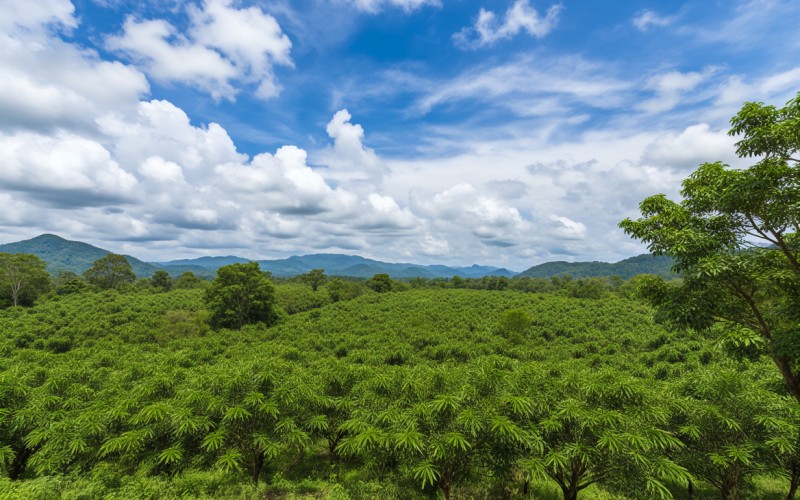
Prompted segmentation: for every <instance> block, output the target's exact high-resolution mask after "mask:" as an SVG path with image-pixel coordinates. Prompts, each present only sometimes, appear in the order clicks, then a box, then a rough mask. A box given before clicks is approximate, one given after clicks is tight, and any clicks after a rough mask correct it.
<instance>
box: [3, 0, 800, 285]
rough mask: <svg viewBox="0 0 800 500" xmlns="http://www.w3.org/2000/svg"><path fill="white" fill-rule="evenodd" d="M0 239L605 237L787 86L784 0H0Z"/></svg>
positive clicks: (468, 248) (449, 255) (219, 244)
mask: <svg viewBox="0 0 800 500" xmlns="http://www.w3.org/2000/svg"><path fill="white" fill-rule="evenodd" d="M0 12H3V16H2V17H0V40H1V41H0V207H1V208H0V243H4V242H11V241H17V240H20V239H26V238H31V237H34V236H36V235H39V234H41V233H54V234H58V235H60V236H62V237H65V238H68V239H74V240H80V241H86V242H88V243H92V244H95V245H98V246H101V247H103V248H106V249H109V250H111V251H115V252H121V253H127V254H131V255H134V256H136V257H139V258H142V259H145V260H149V261H166V260H170V259H176V258H192V257H198V256H203V255H238V256H243V257H247V258H254V259H256V258H257V259H270V258H282V257H287V256H290V255H303V254H310V253H346V254H358V255H362V256H365V257H371V258H377V259H380V260H385V261H392V262H414V263H421V264H430V263H441V264H450V265H471V264H474V263H479V264H484V265H496V266H499V267H507V268H510V269H515V270H523V269H526V268H528V267H530V266H532V265H535V264H539V263H542V262H547V261H554V260H567V261H582V260H601V261H608V262H615V261H618V260H620V259H623V258H626V257H630V256H633V255H637V254H640V253H643V252H644V251H645V250H646V249H645V247H644V246H643V245H641V244H640V243H639V242H636V241H633V240H631V239H630V238H629V237H628V236H626V235H625V234H624V233H623V232H622V231H621V230H620V229H619V228H618V226H617V225H618V223H619V222H620V221H621V220H622V219H624V218H626V217H636V216H637V215H638V208H637V207H638V203H639V202H640V201H641V200H642V199H644V198H645V197H647V196H650V195H653V194H658V193H665V194H667V195H668V196H670V197H672V198H673V199H677V198H678V196H679V195H678V192H679V190H680V182H681V180H683V179H684V178H686V177H687V176H688V175H689V174H690V173H691V172H692V171H693V170H694V169H695V168H697V166H699V165H700V164H702V163H703V162H706V161H709V162H713V161H723V162H726V163H728V164H730V165H731V166H733V167H746V166H747V165H748V161H747V160H741V159H738V158H737V157H736V155H735V154H734V143H735V141H736V139H735V138H733V137H729V136H728V135H727V130H728V128H729V120H730V118H731V116H733V115H734V114H735V113H736V112H737V111H738V109H739V108H740V107H741V105H742V104H743V103H744V102H745V101H761V102H765V103H770V104H775V105H778V106H780V105H783V104H784V103H785V102H786V101H788V100H789V99H791V98H793V97H794V96H795V95H796V94H797V92H798V91H800V37H798V36H797V33H796V26H797V24H798V21H800V2H798V1H796V0H724V1H723V0H717V1H714V0H695V1H670V0H660V1H647V0H615V1H613V2H599V1H596V0H580V1H579V0H562V1H561V2H553V1H549V0H547V1H542V0H477V1H472V0H294V1H291V2H289V1H283V0H278V1H260V0H200V1H177V0H135V1H134V0H73V1H72V2H70V1H69V0H37V1H35V2H29V1H23V0H0Z"/></svg>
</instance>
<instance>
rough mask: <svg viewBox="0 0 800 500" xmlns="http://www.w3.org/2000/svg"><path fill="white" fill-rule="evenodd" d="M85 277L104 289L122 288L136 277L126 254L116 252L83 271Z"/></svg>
mask: <svg viewBox="0 0 800 500" xmlns="http://www.w3.org/2000/svg"><path fill="white" fill-rule="evenodd" d="M83 277H84V278H86V281H88V282H89V283H91V284H92V285H95V286H98V287H100V288H102V289H104V290H109V289H112V288H120V287H121V286H122V285H125V284H127V283H133V281H134V280H135V279H136V275H135V274H134V273H133V268H132V267H131V264H130V262H128V259H126V258H125V256H124V255H119V254H115V253H110V254H108V255H106V256H105V257H102V258H100V259H97V260H96V261H94V265H93V266H92V267H90V268H89V269H87V270H86V272H84V273H83Z"/></svg>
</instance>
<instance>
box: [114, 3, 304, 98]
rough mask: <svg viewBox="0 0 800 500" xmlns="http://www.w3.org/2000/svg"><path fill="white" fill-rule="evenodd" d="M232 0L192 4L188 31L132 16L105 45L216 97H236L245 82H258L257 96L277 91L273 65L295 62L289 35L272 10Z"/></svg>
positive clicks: (161, 76)
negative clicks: (243, 5)
mask: <svg viewBox="0 0 800 500" xmlns="http://www.w3.org/2000/svg"><path fill="white" fill-rule="evenodd" d="M231 3H232V2H231V0H206V2H205V3H204V4H203V8H202V9H198V8H196V7H191V8H189V18H190V21H191V26H190V28H189V30H188V32H187V33H181V32H180V31H178V29H177V28H175V27H174V26H173V25H172V24H171V23H169V22H167V21H165V20H162V19H154V20H138V19H136V18H134V17H128V18H127V19H126V20H125V24H124V26H123V31H122V33H121V34H119V35H116V36H110V37H108V38H107V40H106V46H107V47H108V48H109V49H110V50H113V51H116V52H118V53H120V54H122V55H124V56H127V57H128V58H130V59H131V60H132V61H133V62H134V63H135V64H137V65H138V66H140V67H141V68H143V69H144V71H146V72H147V74H148V75H150V76H151V77H152V78H154V79H156V80H158V81H161V82H166V83H170V82H178V83H181V84H184V85H188V86H192V87H196V88H198V89H200V90H202V91H204V92H207V93H208V94H210V95H211V96H212V97H213V98H214V99H217V100H219V99H223V98H224V99H229V100H233V99H234V98H235V97H236V94H237V93H238V92H239V87H238V86H239V85H242V84H243V85H254V86H255V87H256V89H255V95H256V96H258V97H261V98H263V99H269V98H271V97H274V96H276V95H278V93H279V92H280V90H281V88H280V85H279V84H278V83H277V80H276V78H275V75H274V71H273V68H274V66H276V65H283V66H292V60H291V57H290V56H289V52H290V50H291V47H292V44H291V41H290V40H289V38H288V37H287V36H286V35H285V34H284V33H283V32H282V30H281V27H280V26H279V25H278V22H277V21H276V20H275V18H274V17H272V16H271V15H269V14H266V13H265V12H263V11H262V10H261V9H259V8H257V7H248V8H243V9H236V8H233V7H231Z"/></svg>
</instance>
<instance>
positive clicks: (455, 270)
mask: <svg viewBox="0 0 800 500" xmlns="http://www.w3.org/2000/svg"><path fill="white" fill-rule="evenodd" d="M246 261H247V259H242V258H241V257H234V256H228V257H200V258H198V259H187V260H173V261H169V262H161V263H160V264H161V265H166V266H173V265H176V264H181V265H186V264H191V265H195V266H202V267H205V268H206V269H209V270H216V269H217V268H219V267H221V266H224V265H227V264H232V263H234V262H246ZM258 263H259V265H260V266H261V269H263V270H265V271H269V272H271V273H272V274H273V275H275V276H279V277H290V276H297V275H298V274H305V273H307V272H309V271H310V270H312V269H324V270H325V273H326V274H327V275H329V276H354V277H357V278H371V277H372V276H374V275H376V274H380V273H386V274H388V275H389V276H391V277H392V278H416V277H419V278H452V277H453V276H461V277H462V278H482V277H484V276H491V275H493V276H506V277H509V278H510V277H512V276H514V275H515V274H516V273H514V272H513V271H509V270H508V269H503V268H498V267H491V266H478V265H474V266H470V267H450V266H443V265H430V266H424V265H419V264H408V263H390V262H381V261H378V260H373V259H367V258H365V257H360V256H358V255H342V254H329V253H318V254H311V255H295V256H293V257H289V258H287V259H276V260H259V261H258Z"/></svg>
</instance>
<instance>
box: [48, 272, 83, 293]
mask: <svg viewBox="0 0 800 500" xmlns="http://www.w3.org/2000/svg"><path fill="white" fill-rule="evenodd" d="M88 287H89V285H87V284H86V281H84V279H83V278H81V277H80V276H78V275H77V274H75V273H73V272H72V271H64V272H61V273H59V274H58V276H56V278H55V279H54V280H53V293H55V294H56V295H69V294H72V293H81V292H84V291H86V289H87V288H88Z"/></svg>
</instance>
